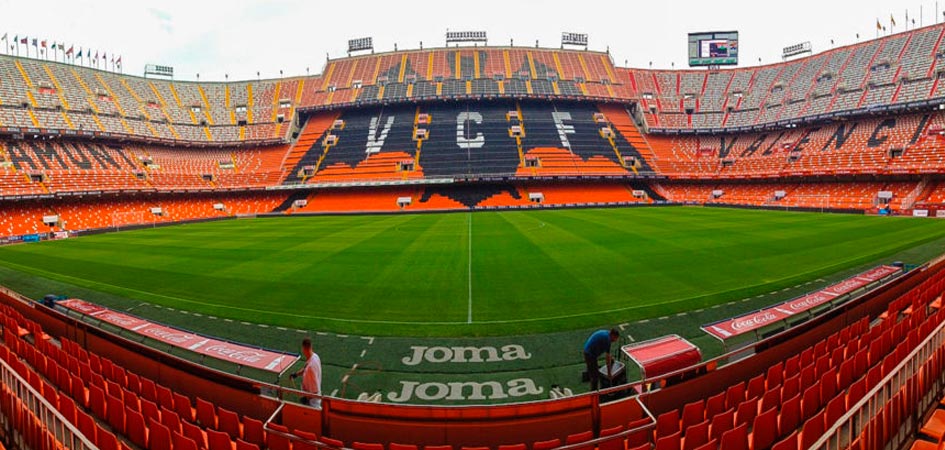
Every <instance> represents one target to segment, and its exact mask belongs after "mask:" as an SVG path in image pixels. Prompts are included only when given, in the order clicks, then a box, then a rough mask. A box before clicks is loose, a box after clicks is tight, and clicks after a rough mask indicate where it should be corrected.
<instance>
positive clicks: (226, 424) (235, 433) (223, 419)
mask: <svg viewBox="0 0 945 450" xmlns="http://www.w3.org/2000/svg"><path fill="white" fill-rule="evenodd" d="M217 428H219V429H220V431H223V432H225V433H227V434H229V435H230V437H231V438H233V439H240V438H242V437H243V424H242V423H240V416H239V415H237V414H236V413H235V412H233V411H230V410H228V409H225V408H220V407H217Z"/></svg>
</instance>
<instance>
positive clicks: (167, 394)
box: [157, 385, 174, 410]
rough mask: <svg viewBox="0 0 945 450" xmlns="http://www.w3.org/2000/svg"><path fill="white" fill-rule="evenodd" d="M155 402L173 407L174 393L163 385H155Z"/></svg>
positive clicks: (162, 405) (163, 406) (171, 408)
mask: <svg viewBox="0 0 945 450" xmlns="http://www.w3.org/2000/svg"><path fill="white" fill-rule="evenodd" d="M157 404H158V405H160V406H161V407H162V408H167V409H170V410H173V409H174V394H173V393H171V390H170V389H168V388H166V387H164V386H160V385H158V386H157Z"/></svg>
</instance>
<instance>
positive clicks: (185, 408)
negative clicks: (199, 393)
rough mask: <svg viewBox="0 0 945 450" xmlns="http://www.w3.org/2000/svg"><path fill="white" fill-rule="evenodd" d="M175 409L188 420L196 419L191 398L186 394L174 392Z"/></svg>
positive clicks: (182, 417) (181, 416)
mask: <svg viewBox="0 0 945 450" xmlns="http://www.w3.org/2000/svg"><path fill="white" fill-rule="evenodd" d="M173 394H174V411H175V412H177V415H178V416H179V417H180V418H181V419H183V420H186V421H188V422H193V421H194V409H193V407H192V406H191V404H190V399H189V398H187V397H186V396H184V395H182V394H179V393H177V392H174V393H173Z"/></svg>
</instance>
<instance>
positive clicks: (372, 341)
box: [361, 336, 374, 345]
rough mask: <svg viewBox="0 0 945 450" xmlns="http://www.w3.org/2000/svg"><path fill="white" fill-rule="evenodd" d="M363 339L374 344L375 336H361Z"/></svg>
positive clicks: (369, 343)
mask: <svg viewBox="0 0 945 450" xmlns="http://www.w3.org/2000/svg"><path fill="white" fill-rule="evenodd" d="M361 339H365V340H367V341H368V345H374V338H373V337H371V336H361Z"/></svg>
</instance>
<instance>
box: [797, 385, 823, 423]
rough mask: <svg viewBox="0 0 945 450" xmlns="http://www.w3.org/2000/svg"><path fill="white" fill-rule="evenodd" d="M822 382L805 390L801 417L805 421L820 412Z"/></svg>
mask: <svg viewBox="0 0 945 450" xmlns="http://www.w3.org/2000/svg"><path fill="white" fill-rule="evenodd" d="M820 406H821V404H820V382H819V381H818V382H817V383H814V385H813V386H811V387H809V388H807V389H806V390H804V397H802V400H801V416H802V417H803V418H804V419H809V418H811V417H814V414H816V413H817V411H819V410H820Z"/></svg>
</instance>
